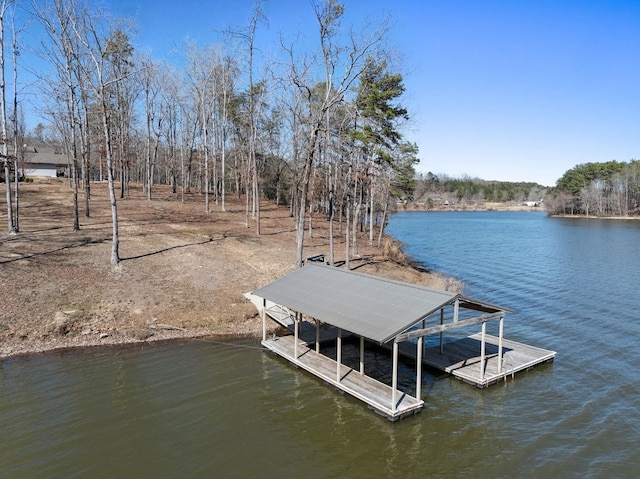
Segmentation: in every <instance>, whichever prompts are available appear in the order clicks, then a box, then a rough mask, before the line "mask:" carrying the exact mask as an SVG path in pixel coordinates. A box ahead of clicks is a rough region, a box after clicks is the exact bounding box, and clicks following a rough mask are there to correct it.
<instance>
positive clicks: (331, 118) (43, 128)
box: [0, 0, 418, 267]
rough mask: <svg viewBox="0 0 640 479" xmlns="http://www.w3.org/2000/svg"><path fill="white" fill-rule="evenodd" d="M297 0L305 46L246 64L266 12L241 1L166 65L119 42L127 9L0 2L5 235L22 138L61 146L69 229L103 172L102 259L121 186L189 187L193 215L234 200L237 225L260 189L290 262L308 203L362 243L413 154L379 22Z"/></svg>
mask: <svg viewBox="0 0 640 479" xmlns="http://www.w3.org/2000/svg"><path fill="white" fill-rule="evenodd" d="M305 8H309V9H311V10H312V13H313V15H314V17H315V19H316V27H317V29H316V31H315V32H314V33H313V36H314V38H315V50H314V51H308V50H302V49H301V48H300V47H299V46H298V44H296V43H295V42H291V43H289V44H287V43H286V42H284V41H283V42H281V45H279V46H278V47H279V51H280V58H279V59H278V61H272V62H265V61H264V59H262V61H260V60H259V55H260V51H261V45H258V44H256V33H257V32H258V31H259V29H260V28H264V24H265V23H266V22H267V21H268V19H267V18H265V16H264V13H263V11H262V8H261V1H260V0H257V1H256V3H255V5H254V8H253V10H252V11H251V12H247V16H248V21H247V23H246V24H245V25H241V26H229V27H228V28H227V29H226V31H224V32H221V34H220V41H219V42H218V43H216V44H209V45H199V44H196V43H193V42H185V43H184V45H182V47H181V49H180V56H181V57H180V60H179V61H177V62H176V61H173V62H172V63H168V62H167V61H166V60H165V59H157V58H154V57H153V56H151V55H150V54H148V53H145V52H141V51H137V50H136V49H135V48H134V46H133V45H134V41H133V40H134V32H135V22H134V20H133V19H131V18H114V17H112V16H111V15H109V14H108V12H106V11H104V10H103V9H102V8H100V6H99V5H98V4H97V3H92V2H91V1H90V0H33V1H31V2H29V1H25V2H16V1H11V0H1V1H0V74H1V75H2V89H1V92H0V115H1V118H0V123H1V128H2V137H3V139H4V142H3V145H2V150H1V151H0V158H1V160H0V161H2V162H3V163H4V172H3V177H4V178H6V179H11V180H12V181H5V182H4V183H5V185H6V198H7V202H6V204H7V218H8V232H9V234H19V218H20V213H19V212H20V210H19V198H20V180H21V179H23V178H22V177H23V174H22V173H21V171H22V170H23V164H24V162H25V148H26V147H27V146H29V147H32V146H41V145H48V146H55V147H56V148H57V149H59V150H61V151H63V152H64V153H65V154H66V156H67V158H68V164H69V168H68V171H69V174H68V177H69V178H68V181H69V185H70V194H72V195H73V199H74V217H73V218H70V221H72V222H73V227H74V230H79V229H80V223H81V222H80V217H81V216H82V215H85V216H87V217H89V216H90V215H91V183H92V182H95V181H105V182H107V183H108V185H109V192H110V201H111V212H112V223H113V239H112V250H111V264H112V265H113V266H114V267H117V266H118V264H119V262H120V258H119V236H118V214H117V208H118V206H117V205H118V202H119V201H120V200H123V199H125V198H126V197H127V192H128V189H129V185H131V184H133V183H136V184H142V185H143V188H144V191H145V194H146V195H147V197H148V200H150V201H153V190H154V186H156V185H160V184H163V185H170V186H171V187H172V191H173V193H174V195H175V199H176V201H180V200H181V198H184V194H185V193H190V192H194V191H195V192H198V193H200V194H201V195H202V198H203V200H202V201H203V205H202V207H203V208H204V210H205V211H206V212H207V213H208V212H210V211H211V209H212V208H217V209H219V210H220V211H225V199H226V198H227V197H228V195H236V196H237V197H238V198H244V200H245V205H246V215H245V216H246V227H247V228H254V230H255V233H256V234H257V235H260V201H261V200H262V201H265V200H269V201H272V202H274V203H276V204H279V205H288V206H289V208H290V214H291V216H292V217H293V219H294V221H295V227H296V232H297V234H296V242H297V254H296V264H297V265H301V264H302V262H303V244H304V236H305V228H306V227H307V226H308V227H309V229H310V228H311V224H310V223H311V221H312V218H313V216H314V215H319V214H321V215H324V216H325V217H326V218H327V219H329V221H330V222H331V225H333V222H334V221H336V222H337V228H336V229H337V230H338V231H339V232H340V234H342V235H343V237H344V240H345V241H346V243H347V245H348V244H349V242H350V241H355V240H356V234H357V233H360V234H361V236H365V237H366V236H368V240H369V242H370V244H373V242H374V237H375V236H378V237H379V235H381V234H382V228H383V225H384V223H385V216H386V214H387V211H388V207H389V205H391V204H394V203H395V201H396V200H397V199H404V198H410V197H411V196H412V195H413V192H414V186H415V170H414V166H415V164H416V163H417V162H418V156H417V155H418V149H417V146H416V145H415V144H412V143H410V142H407V141H406V140H405V139H404V136H403V128H404V127H405V125H406V124H407V122H408V120H409V114H408V111H407V109H406V108H405V107H404V106H403V105H402V95H403V93H404V84H403V76H402V73H401V72H400V68H399V67H397V66H396V63H397V62H396V58H395V57H394V55H393V54H392V53H391V52H392V49H391V48H389V47H388V41H387V40H388V33H389V31H390V28H391V27H390V25H391V23H390V21H389V19H388V18H381V19H380V20H379V21H377V22H373V23H372V22H368V23H366V24H364V25H363V26H354V25H343V24H342V22H341V20H342V18H343V14H344V9H345V8H346V7H345V6H344V5H342V4H340V3H338V2H337V1H336V0H312V1H311V2H310V3H308V4H305ZM25 17H26V18H27V20H25V21H24V22H23V23H17V22H16V18H22V19H24V18H25ZM21 25H23V26H21ZM26 37H36V38H37V39H38V41H37V42H36V43H37V45H38V47H37V55H38V57H39V58H40V59H41V62H40V63H39V64H38V68H34V67H31V69H30V71H29V74H30V75H35V76H36V78H37V81H36V82H35V83H36V84H37V92H38V93H37V97H38V102H39V104H40V113H41V115H43V117H44V118H47V121H45V122H42V123H39V124H38V125H37V126H36V127H35V128H33V129H28V128H27V127H26V126H25V120H24V112H23V107H22V105H23V101H24V100H25V99H24V98H23V97H21V87H20V85H21V78H22V75H23V74H24V70H23V69H24V68H25V66H24V65H22V64H21V62H20V54H21V48H22V43H21V42H22V40H23V39H24V38H26ZM31 44H33V42H31ZM34 70H35V71H34ZM5 85H7V87H5ZM374 228H375V229H376V233H375V235H374ZM330 232H331V245H332V244H333V228H330ZM336 234H337V233H336ZM350 235H351V238H350ZM347 249H348V248H347ZM347 258H348V253H347ZM330 261H331V262H333V247H332V246H331V248H330Z"/></svg>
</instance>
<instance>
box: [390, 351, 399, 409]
mask: <svg viewBox="0 0 640 479" xmlns="http://www.w3.org/2000/svg"><path fill="white" fill-rule="evenodd" d="M397 388H398V343H397V342H395V341H394V342H393V375H392V377H391V411H393V412H394V413H395V412H396V409H397V408H396V389H397Z"/></svg>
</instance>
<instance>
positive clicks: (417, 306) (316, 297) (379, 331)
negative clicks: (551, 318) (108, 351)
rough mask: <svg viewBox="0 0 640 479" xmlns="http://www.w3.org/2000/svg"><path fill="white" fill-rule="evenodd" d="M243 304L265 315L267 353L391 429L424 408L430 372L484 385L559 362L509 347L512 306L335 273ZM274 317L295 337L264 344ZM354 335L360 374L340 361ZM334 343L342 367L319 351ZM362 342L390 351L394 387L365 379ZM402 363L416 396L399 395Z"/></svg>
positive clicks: (292, 280)
mask: <svg viewBox="0 0 640 479" xmlns="http://www.w3.org/2000/svg"><path fill="white" fill-rule="evenodd" d="M245 296H246V297H247V298H248V299H250V300H251V301H252V302H253V303H254V304H255V305H256V307H257V309H258V311H259V312H260V314H261V316H262V321H263V333H262V345H263V346H264V347H265V348H267V349H268V350H270V351H272V352H274V353H275V354H278V355H279V356H281V357H283V358H285V359H287V360H289V361H290V362H291V363H292V364H294V365H295V366H297V367H300V368H303V369H305V370H306V371H308V372H310V373H311V374H313V375H315V376H317V377H319V378H320V379H322V380H323V381H325V382H326V383H327V384H330V385H331V386H333V387H335V388H337V389H339V390H341V391H344V392H346V393H348V394H350V395H352V396H353V397H355V398H358V399H360V400H362V401H364V402H365V403H367V404H368V406H369V407H370V408H371V409H373V410H375V411H376V412H378V413H379V414H381V415H383V416H386V417H387V418H388V419H390V420H392V421H395V420H397V419H400V418H402V417H405V416H407V415H411V414H415V413H417V412H419V411H420V409H421V408H422V407H423V406H424V401H423V400H422V393H421V392H422V368H423V366H429V367H433V368H437V369H440V370H442V371H445V372H447V373H449V374H452V375H453V376H454V377H456V378H458V379H460V380H462V381H465V382H467V383H470V384H474V385H475V386H477V387H486V386H488V385H490V384H494V383H496V382H498V381H500V380H505V379H506V378H507V377H509V376H513V375H514V374H515V373H516V372H518V371H523V370H526V369H529V368H531V367H533V366H535V365H536V364H540V363H543V362H549V361H552V360H553V359H554V357H555V355H556V353H555V351H549V350H546V349H541V348H536V347H533V346H529V345H526V344H522V343H518V342H515V341H510V340H507V339H505V338H504V336H503V322H504V316H505V314H506V313H507V312H511V310H510V309H508V308H504V307H501V306H498V305H495V304H491V303H488V302H486V301H480V300H477V299H472V298H469V297H465V296H462V295H461V294H459V293H455V292H450V291H440V290H434V289H430V288H425V287H422V286H416V285H412V284H408V283H402V282H398V281H392V280H388V279H385V278H380V277H377V276H371V275H365V274H361V273H355V272H353V271H345V270H341V269H337V268H333V267H327V266H319V265H314V264H309V265H307V266H304V267H303V268H299V269H297V270H295V271H293V272H292V273H290V274H289V275H287V276H285V277H284V278H281V279H279V280H277V281H274V282H273V283H271V284H268V285H267V286H264V287H263V288H260V289H259V290H256V291H254V292H253V293H247V294H246V295H245ZM445 310H447V311H448V312H445ZM267 318H270V319H272V320H274V321H276V322H278V323H279V324H281V325H282V326H283V327H285V328H287V329H288V330H289V331H291V332H292V333H293V334H290V335H286V336H280V337H278V336H275V335H274V336H272V337H271V338H267V326H266V321H267ZM489 321H497V322H498V329H499V335H498V336H497V337H496V336H492V335H490V334H487V331H486V326H487V323H488V322H489ZM473 325H480V326H481V332H480V333H478V334H473V335H471V336H468V337H465V338H462V339H458V340H453V341H448V342H444V341H443V336H444V333H445V332H446V331H448V330H449V329H458V328H464V327H470V326H473ZM434 334H439V336H440V341H439V344H438V345H437V346H430V347H427V346H426V342H425V337H427V336H431V335H434ZM347 336H349V337H355V338H356V340H358V339H359V343H360V361H359V368H358V369H354V368H351V367H349V366H347V365H345V364H343V362H342V341H343V339H344V338H345V337H347ZM327 341H336V359H335V360H334V359H333V358H330V357H328V356H326V355H323V354H321V353H320V344H321V343H323V342H327ZM365 344H373V345H376V346H378V347H383V348H388V349H389V350H390V352H391V362H392V363H391V373H392V379H391V384H390V385H389V384H385V383H382V382H380V381H378V380H377V379H375V378H373V377H370V376H367V375H366V374H365V364H364V356H365V355H364V352H365ZM311 345H315V348H314V349H311V347H310V346H311ZM399 356H405V357H409V358H411V359H413V361H415V365H416V382H415V396H412V395H410V394H408V393H407V392H404V391H401V390H400V389H398V360H399Z"/></svg>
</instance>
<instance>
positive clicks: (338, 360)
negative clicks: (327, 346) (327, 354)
mask: <svg viewBox="0 0 640 479" xmlns="http://www.w3.org/2000/svg"><path fill="white" fill-rule="evenodd" d="M336 341H337V344H336V356H337V357H336V381H337V382H340V364H341V363H342V329H341V328H338V337H337V338H336Z"/></svg>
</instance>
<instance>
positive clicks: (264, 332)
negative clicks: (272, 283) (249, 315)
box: [261, 298, 267, 341]
mask: <svg viewBox="0 0 640 479" xmlns="http://www.w3.org/2000/svg"><path fill="white" fill-rule="evenodd" d="M261 315H262V340H263V341H266V340H267V300H266V299H265V298H262V314H261Z"/></svg>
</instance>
